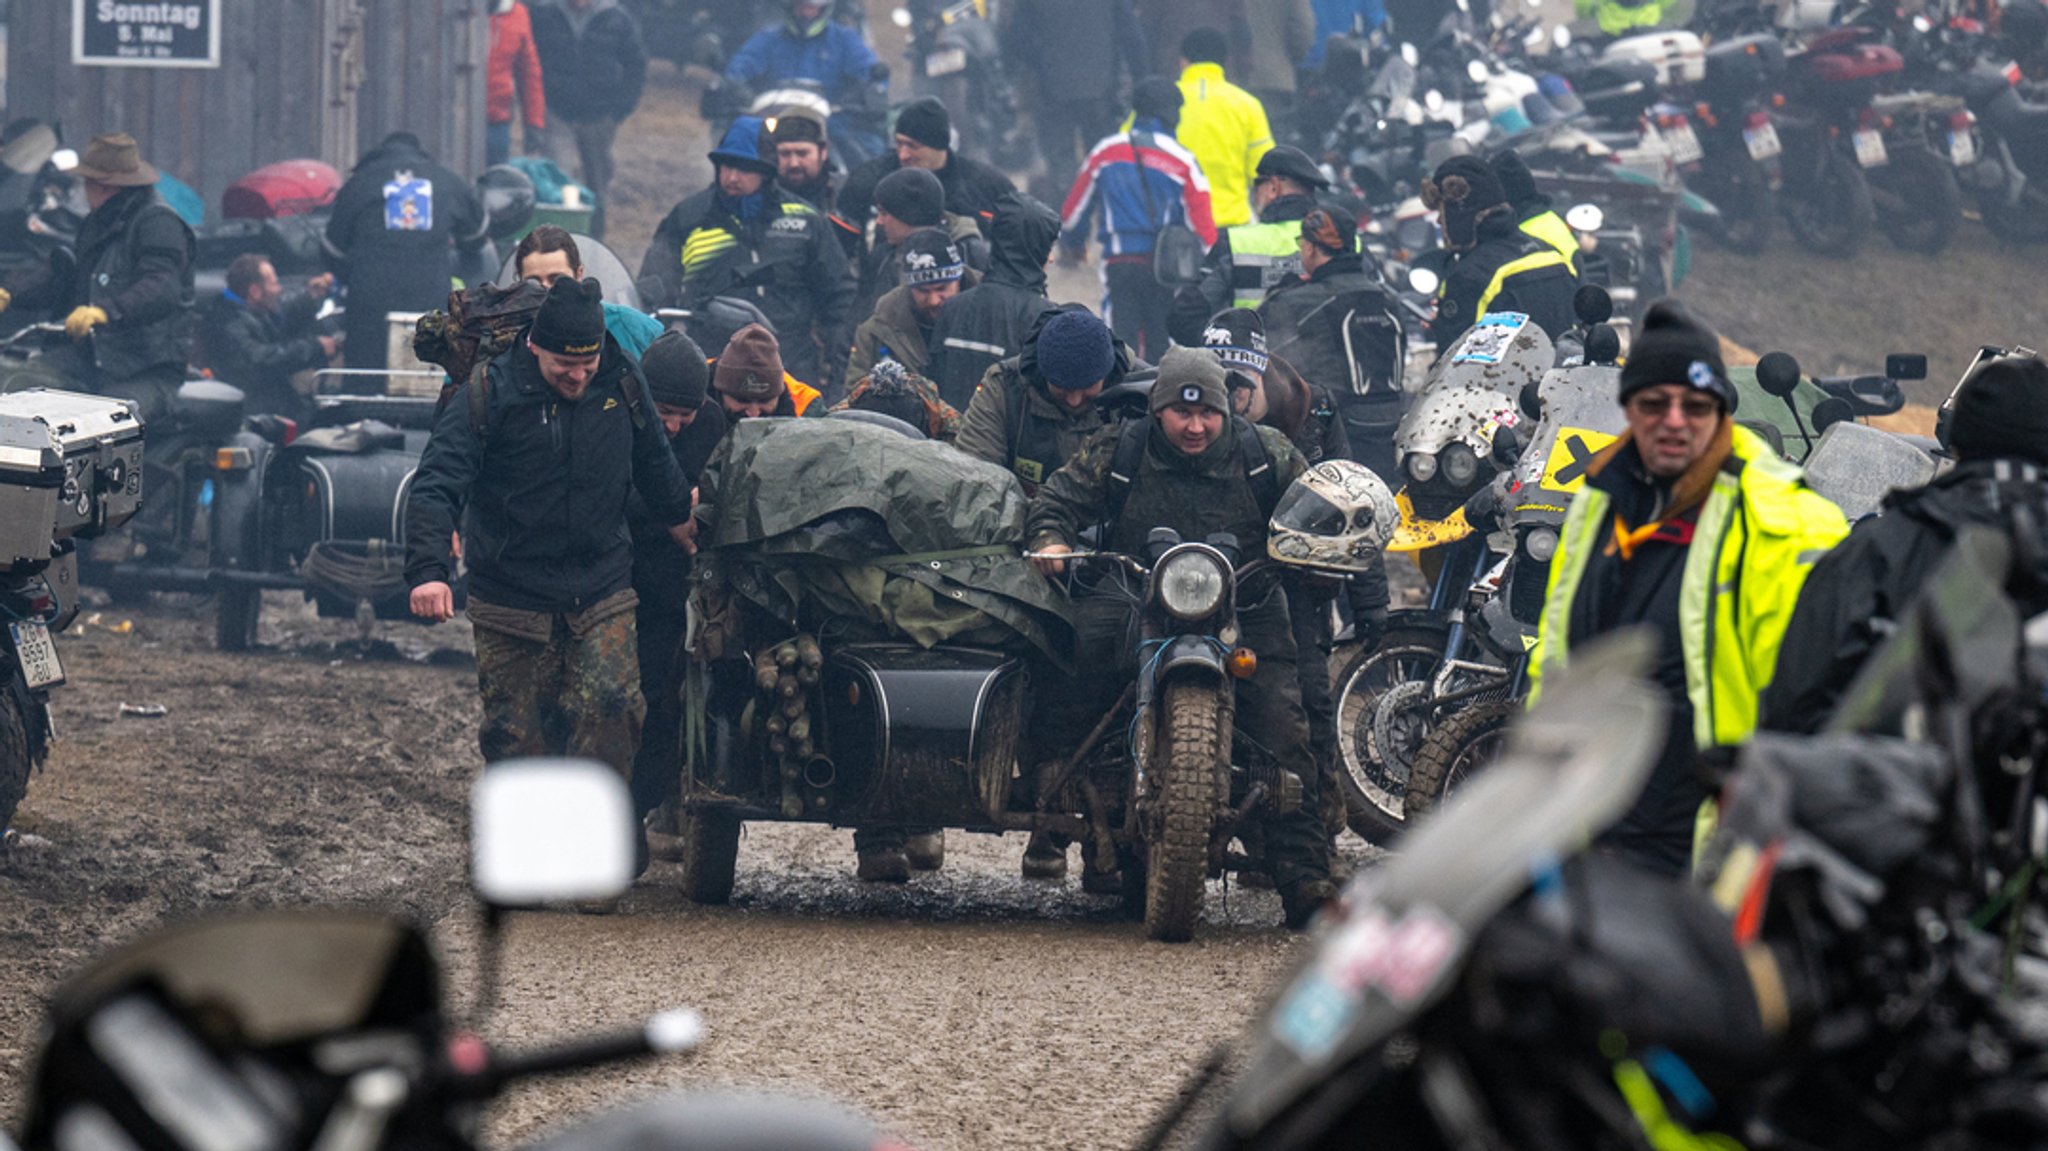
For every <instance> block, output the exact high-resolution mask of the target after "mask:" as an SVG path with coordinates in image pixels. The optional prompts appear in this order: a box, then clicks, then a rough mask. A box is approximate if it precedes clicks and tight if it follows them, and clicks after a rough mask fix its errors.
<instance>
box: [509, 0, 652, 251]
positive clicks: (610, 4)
mask: <svg viewBox="0 0 2048 1151" xmlns="http://www.w3.org/2000/svg"><path fill="white" fill-rule="evenodd" d="M532 15H533V42H534V45H535V46H536V47H537V48H538V49H539V50H540V73H541V81H542V87H543V88H544V89H545V90H546V99H547V106H548V111H549V112H550V115H549V116H548V120H547V133H546V136H545V137H544V138H545V140H546V142H547V152H548V158H549V159H550V160H553V161H554V162H555V163H557V164H560V165H561V166H562V167H564V168H567V167H569V164H570V159H571V153H572V152H573V153H574V159H575V161H576V168H575V171H576V174H577V178H578V179H580V180H582V181H583V184H584V186H586V187H588V188H589V189H590V191H591V193H592V195H594V196H595V197H596V198H597V203H596V205H595V206H594V208H593V211H592V213H591V217H590V236H591V238H592V239H594V240H602V239H604V223H605V215H604V210H605V202H606V200H607V199H608V198H609V196H610V193H611V186H612V176H613V174H614V168H613V166H612V142H613V140H614V139H616V138H617V136H618V134H619V125H620V123H622V122H623V121H624V120H625V119H626V117H628V116H631V115H632V114H633V109H635V108H637V107H639V106H640V93H641V90H642V89H643V88H644V87H645V86H646V84H647V52H646V50H645V49H644V48H642V47H641V44H640V24H639V22H638V21H637V20H635V19H633V14H632V13H631V12H628V11H627V10H626V9H625V8H623V7H621V6H620V5H619V3H618V0H542V2H541V3H539V4H536V5H534V8H533V14H532Z"/></svg>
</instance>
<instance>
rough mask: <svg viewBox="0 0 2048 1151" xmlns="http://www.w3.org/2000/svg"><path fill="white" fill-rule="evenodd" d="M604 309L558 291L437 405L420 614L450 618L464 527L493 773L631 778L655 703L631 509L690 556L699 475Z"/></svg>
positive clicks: (421, 524) (579, 293)
mask: <svg viewBox="0 0 2048 1151" xmlns="http://www.w3.org/2000/svg"><path fill="white" fill-rule="evenodd" d="M603 300H604V290H603V288H601V287H600V286H599V285H598V283H597V281H596V280H584V281H582V282H581V283H578V282H577V281H575V280H569V279H563V280H559V281H557V282H556V283H555V285H554V286H553V287H551V288H549V289H548V294H547V298H546V299H545V300H544V301H543V302H542V303H541V306H540V311H539V312H538V313H536V314H535V316H534V319H533V326H532V327H531V328H530V329H529V330H528V332H527V335H526V338H525V339H524V340H523V341H522V342H520V343H519V344H517V345H515V346H514V347H513V348H512V349H511V350H510V351H507V352H505V353H504V354H503V355H500V356H499V357H498V358H497V359H495V360H492V361H491V363H490V367H489V368H488V369H487V370H486V371H485V372H483V373H481V375H480V376H477V377H475V378H472V379H470V380H468V381H466V382H465V383H463V384H462V385H461V386H460V387H459V388H458V389H457V391H456V393H455V395H454V396H453V397H451V399H450V401H449V402H448V404H447V405H446V406H445V407H444V408H443V409H442V411H441V415H440V417H439V419H438V420H436V422H435V424H434V431H433V434H432V436H431V437H430V438H429V439H428V441H427V447H426V451H425V452H424V453H423V454H422V455H421V457H420V466H419V471H418V473H417V475H416V477H415V478H414V480H413V488H412V495H411V498H410V499H409V500H408V501H407V503H406V516H405V520H406V564H405V574H406V582H407V583H408V584H409V585H411V587H412V610H413V614H415V615H418V616H420V617H422V618H424V619H428V620H434V621H439V620H445V619H448V618H450V617H452V616H453V615H454V614H455V599H454V593H453V591H452V590H451V588H450V585H449V579H450V576H451V574H452V573H453V572H454V570H455V560H454V556H453V555H452V554H451V544H452V541H453V538H454V534H455V530H456V527H457V526H458V525H461V527H462V529H463V552H464V556H465V558H466V559H467V561H468V565H469V618H470V623H471V624H472V625H473V627H474V628H475V632H476V662H477V680H478V683H479V685H480V686H481V688H482V691H483V728H482V731H481V732H480V734H479V737H478V742H479V744H480V745H481V747H482V750H483V756H484V760H485V761H486V762H495V761H497V760H501V759H510V758H515V757H520V756H536V755H574V756H584V757H588V758H591V759H597V760H602V761H603V762H605V763H609V764H611V765H612V766H613V767H615V768H617V769H618V771H619V773H620V774H621V775H626V774H628V773H630V771H631V770H632V766H633V757H634V754H635V752H636V751H637V749H638V746H639V742H640V725H641V721H642V719H643V717H644V716H645V714H646V701H645V700H644V699H643V698H642V697H641V694H640V672H639V663H638V660H637V658H636V655H635V650H634V648H635V644H636V634H635V630H636V629H635V627H634V620H633V609H634V607H635V605H636V604H637V603H638V597H636V596H635V594H634V592H633V541H632V536H631V535H630V534H629V532H628V531H627V507H628V501H629V498H630V497H631V496H632V495H633V494H634V493H635V492H637V493H638V494H639V496H640V498H641V499H643V500H645V501H646V504H647V507H648V509H649V511H650V513H651V514H652V515H653V516H655V517H658V518H659V519H660V521H661V522H662V523H663V524H665V525H667V528H668V534H669V535H670V537H671V538H673V539H674V540H675V541H676V543H678V544H679V545H681V546H682V547H683V548H685V549H689V548H691V547H693V546H694V542H693V541H694V532H693V530H692V525H691V523H690V484H689V481H687V480H686V479H684V477H683V472H682V469H681V468H680V467H679V466H678V465H677V463H676V456H675V453H674V452H673V451H671V450H670V447H669V441H668V437H667V435H666V434H665V433H664V431H663V428H662V425H661V422H660V421H659V420H658V419H657V418H656V413H655V411H654V405H653V404H652V403H651V402H649V401H648V400H647V398H646V385H645V383H644V382H643V380H642V378H641V375H640V371H639V369H638V368H637V367H636V366H635V365H634V363H633V361H632V359H631V358H630V357H628V356H627V355H626V353H625V352H623V351H622V350H620V348H619V346H618V343H617V342H616V341H615V340H613V339H612V338H611V337H610V336H608V335H606V334H605V328H604V307H603ZM478 388H483V389H484V390H485V394H484V395H483V396H482V397H481V398H480V400H479V398H478V397H477V396H476V389H478Z"/></svg>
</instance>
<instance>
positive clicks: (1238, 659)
mask: <svg viewBox="0 0 2048 1151" xmlns="http://www.w3.org/2000/svg"><path fill="white" fill-rule="evenodd" d="M1257 670H1259V657H1258V654H1257V653H1256V652H1254V651H1252V649H1250V648H1248V647H1241V648H1238V649H1237V650H1236V651H1233V652H1231V653H1230V674H1231V675H1233V676H1236V677H1237V678H1238V679H1250V678H1251V677H1252V673H1253V672H1255V671H1257Z"/></svg>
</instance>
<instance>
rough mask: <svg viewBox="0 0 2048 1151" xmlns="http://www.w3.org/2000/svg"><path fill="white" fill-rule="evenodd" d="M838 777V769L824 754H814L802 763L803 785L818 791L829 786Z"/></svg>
mask: <svg viewBox="0 0 2048 1151" xmlns="http://www.w3.org/2000/svg"><path fill="white" fill-rule="evenodd" d="M838 778H839V769H838V768H837V767H835V766H834V765H833V763H832V761H831V759H829V758H827V757H826V756H822V755H814V756H812V757H811V759H810V761H809V762H808V763H805V764H804V786H805V787H810V788H815V789H817V790H819V791H823V790H825V789H826V788H828V787H831V786H832V784H833V782H834V781H835V780H837V779H838Z"/></svg>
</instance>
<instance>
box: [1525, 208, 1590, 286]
mask: <svg viewBox="0 0 2048 1151" xmlns="http://www.w3.org/2000/svg"><path fill="white" fill-rule="evenodd" d="M1522 233H1523V234H1524V235H1526V236H1528V237H1530V238H1531V239H1534V240H1536V241H1538V242H1539V243H1542V244H1545V245H1548V246H1549V247H1550V248H1552V249H1553V250H1555V251H1556V252H1557V254H1558V255H1560V256H1563V257H1564V262H1565V263H1566V264H1567V265H1568V266H1569V267H1570V268H1571V270H1572V275H1574V276H1576V275H1578V274H1579V235H1578V233H1577V232H1574V231H1572V226H1571V225H1570V224H1567V223H1565V222H1564V217H1562V216H1560V215H1558V214H1557V213H1556V212H1553V211H1550V210H1549V209H1545V210H1543V211H1541V212H1538V213H1536V214H1535V215H1533V216H1531V217H1529V218H1528V219H1526V220H1523V221H1522Z"/></svg>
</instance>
